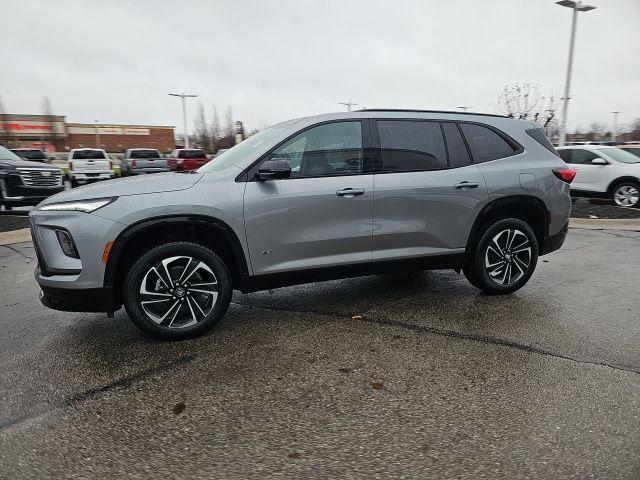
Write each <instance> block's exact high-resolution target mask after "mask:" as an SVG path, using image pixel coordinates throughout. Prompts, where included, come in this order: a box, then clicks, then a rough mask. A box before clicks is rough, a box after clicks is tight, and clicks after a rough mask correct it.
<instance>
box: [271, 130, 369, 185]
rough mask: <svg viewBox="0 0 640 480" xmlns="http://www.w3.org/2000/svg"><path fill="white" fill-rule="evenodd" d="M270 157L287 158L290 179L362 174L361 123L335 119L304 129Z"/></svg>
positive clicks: (272, 158) (274, 158)
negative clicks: (335, 120) (331, 121)
mask: <svg viewBox="0 0 640 480" xmlns="http://www.w3.org/2000/svg"><path fill="white" fill-rule="evenodd" d="M269 160H286V161H287V162H288V163H289V167H291V178H301V177H325V176H335V175H354V174H358V173H362V172H363V159H362V126H361V123H360V122H359V121H356V122H336V123H328V124H324V125H319V126H317V127H313V128H310V129H308V130H305V131H303V132H301V133H299V134H298V135H296V136H295V137H293V138H291V139H290V140H289V141H287V142H286V143H284V144H283V145H281V146H279V147H278V148H276V149H275V150H274V151H273V152H272V153H271V155H270V156H269Z"/></svg>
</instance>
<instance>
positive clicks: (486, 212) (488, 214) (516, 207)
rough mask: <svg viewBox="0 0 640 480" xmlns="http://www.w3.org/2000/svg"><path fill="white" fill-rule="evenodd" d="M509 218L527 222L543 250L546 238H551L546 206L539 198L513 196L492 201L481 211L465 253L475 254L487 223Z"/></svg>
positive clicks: (470, 234) (472, 228)
mask: <svg viewBox="0 0 640 480" xmlns="http://www.w3.org/2000/svg"><path fill="white" fill-rule="evenodd" d="M509 217H511V218H517V219H519V220H522V221H524V222H526V223H527V224H528V225H529V226H530V227H531V229H532V230H533V232H534V233H535V235H536V239H537V240H538V246H539V247H540V248H542V246H543V244H544V240H545V238H547V237H548V236H549V223H548V211H547V207H546V205H545V204H544V202H543V201H542V200H541V199H539V198H538V197H534V196H531V195H511V196H508V197H501V198H497V199H495V200H493V201H491V202H490V203H488V204H487V205H485V206H484V208H483V209H482V210H481V211H480V213H479V214H478V216H477V217H476V219H475V221H474V223H473V226H472V227H471V231H470V232H469V237H468V239H467V246H466V248H465V253H466V254H467V255H469V254H471V253H472V252H473V249H474V247H475V246H476V244H477V243H478V241H479V240H480V237H482V232H483V227H484V226H485V225H486V224H487V223H491V222H494V221H497V220H500V219H502V218H509Z"/></svg>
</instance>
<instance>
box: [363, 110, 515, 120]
mask: <svg viewBox="0 0 640 480" xmlns="http://www.w3.org/2000/svg"><path fill="white" fill-rule="evenodd" d="M355 111H357V112H412V113H452V114H455V115H482V116H484V117H500V118H513V117H508V116H507V115H498V114H497V113H476V112H458V111H453V110H418V109H412V108H362V109H360V110H355Z"/></svg>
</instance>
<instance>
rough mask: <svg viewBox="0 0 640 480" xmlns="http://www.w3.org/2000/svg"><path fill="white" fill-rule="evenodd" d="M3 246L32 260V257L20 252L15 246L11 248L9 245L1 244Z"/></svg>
mask: <svg viewBox="0 0 640 480" xmlns="http://www.w3.org/2000/svg"><path fill="white" fill-rule="evenodd" d="M2 246H3V247H6V248H8V249H9V250H11V251H13V252H16V253H17V254H18V255H20V256H21V257H24V258H26V259H27V260H33V259H34V258H33V257H30V256H28V255H25V254H24V253H22V252H21V251H20V250H16V249H15V248H13V247H12V246H11V245H2Z"/></svg>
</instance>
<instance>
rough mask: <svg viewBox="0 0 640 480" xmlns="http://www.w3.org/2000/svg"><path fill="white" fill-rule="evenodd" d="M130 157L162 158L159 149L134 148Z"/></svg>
mask: <svg viewBox="0 0 640 480" xmlns="http://www.w3.org/2000/svg"><path fill="white" fill-rule="evenodd" d="M129 158H160V152H158V151H157V150H132V151H131V154H130V157H129Z"/></svg>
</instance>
